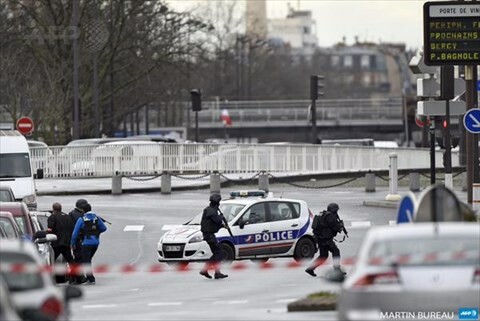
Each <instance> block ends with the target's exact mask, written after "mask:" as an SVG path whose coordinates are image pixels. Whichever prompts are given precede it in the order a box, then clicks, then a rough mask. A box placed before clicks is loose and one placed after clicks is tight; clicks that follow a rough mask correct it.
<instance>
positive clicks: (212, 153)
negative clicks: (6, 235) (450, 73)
mask: <svg viewBox="0 0 480 321" xmlns="http://www.w3.org/2000/svg"><path fill="white" fill-rule="evenodd" d="M392 151H395V153H397V155H398V168H399V169H410V168H412V169H413V168H429V167H430V154H429V153H430V152H429V150H428V149H423V148H395V149H391V148H374V147H354V146H327V145H298V144H295V145H269V144H159V143H154V142H148V143H146V142H143V143H142V142H132V143H128V144H123V143H119V144H109V145H91V146H75V147H65V146H54V147H49V148H43V147H37V148H32V149H31V154H32V165H33V169H34V171H36V170H37V169H39V168H43V170H44V177H45V178H53V177H107V176H108V177H111V176H113V175H115V174H116V173H117V174H122V175H131V176H135V175H155V174H161V173H163V172H172V173H207V172H220V173H234V172H235V173H242V172H245V173H246V172H250V173H255V172H261V171H266V172H293V173H299V174H302V173H329V172H330V173H335V172H357V171H365V170H369V169H371V170H387V169H388V168H389V157H388V154H389V153H391V152H392ZM442 153H443V152H442V151H438V152H437V154H436V160H437V161H436V162H437V163H436V166H437V167H442V166H443V164H442ZM452 165H453V166H457V165H458V159H457V158H455V157H454V158H453V159H452Z"/></svg>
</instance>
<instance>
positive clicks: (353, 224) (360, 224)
mask: <svg viewBox="0 0 480 321" xmlns="http://www.w3.org/2000/svg"><path fill="white" fill-rule="evenodd" d="M350 224H351V225H350V227H370V226H371V225H372V224H371V223H370V221H354V222H350Z"/></svg>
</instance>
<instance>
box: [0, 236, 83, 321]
mask: <svg viewBox="0 0 480 321" xmlns="http://www.w3.org/2000/svg"><path fill="white" fill-rule="evenodd" d="M1 254H2V255H0V263H2V264H4V267H5V264H12V263H15V264H22V263H23V264H27V265H32V266H34V267H37V268H35V269H31V270H30V269H28V271H27V272H21V273H19V272H18V271H10V270H7V269H5V268H4V269H2V275H3V277H4V278H5V281H6V282H7V284H8V288H9V290H10V292H11V294H12V299H13V302H14V304H15V306H16V307H17V308H18V309H19V311H20V313H21V314H29V311H37V312H39V313H41V314H43V315H44V316H46V317H48V318H51V319H52V320H59V321H60V320H68V318H69V314H70V311H69V301H70V300H71V299H73V298H79V297H81V296H82V291H81V290H80V289H79V288H78V287H74V286H65V287H62V288H60V287H57V286H55V284H54V283H53V281H52V278H51V276H50V274H49V273H48V272H47V271H46V270H45V269H42V268H41V267H42V266H43V265H44V264H45V263H44V261H43V259H42V258H41V257H40V254H39V253H38V251H37V249H36V248H35V245H34V244H33V243H32V242H28V241H24V240H2V247H1ZM30 314H31V313H30Z"/></svg>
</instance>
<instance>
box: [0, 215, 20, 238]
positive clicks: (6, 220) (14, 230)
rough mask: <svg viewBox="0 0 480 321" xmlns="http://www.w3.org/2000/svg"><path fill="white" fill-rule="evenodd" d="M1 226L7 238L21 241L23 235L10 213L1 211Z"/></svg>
mask: <svg viewBox="0 0 480 321" xmlns="http://www.w3.org/2000/svg"><path fill="white" fill-rule="evenodd" d="M0 225H1V226H2V228H3V230H4V231H5V234H6V235H7V238H12V239H19V238H20V237H21V236H22V235H23V234H22V231H21V230H20V227H18V224H17V222H16V221H15V219H14V218H13V215H12V213H10V212H4V211H0Z"/></svg>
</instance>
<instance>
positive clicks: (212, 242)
mask: <svg viewBox="0 0 480 321" xmlns="http://www.w3.org/2000/svg"><path fill="white" fill-rule="evenodd" d="M221 200H222V196H221V195H220V194H218V193H214V194H212V195H210V205H209V206H208V207H206V208H205V209H204V210H203V215H202V221H201V223H200V228H201V231H202V233H203V239H204V240H205V241H206V242H207V244H208V246H210V250H211V251H212V253H213V255H212V257H211V258H210V260H209V261H208V262H207V263H205V266H204V268H203V269H202V270H201V271H200V274H201V275H203V276H204V277H206V278H209V279H211V278H212V276H211V275H210V274H209V273H208V269H209V267H210V268H214V269H215V274H214V278H215V279H223V278H226V277H228V275H226V274H223V273H222V272H220V267H219V264H220V262H221V261H222V260H223V252H222V249H221V248H220V246H219V244H218V241H217V238H216V236H215V233H217V232H218V231H219V230H220V229H221V228H222V227H225V225H224V224H223V219H222V217H221V215H219V214H218V207H219V206H220V201H221Z"/></svg>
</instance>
